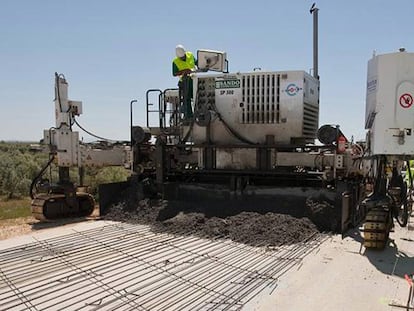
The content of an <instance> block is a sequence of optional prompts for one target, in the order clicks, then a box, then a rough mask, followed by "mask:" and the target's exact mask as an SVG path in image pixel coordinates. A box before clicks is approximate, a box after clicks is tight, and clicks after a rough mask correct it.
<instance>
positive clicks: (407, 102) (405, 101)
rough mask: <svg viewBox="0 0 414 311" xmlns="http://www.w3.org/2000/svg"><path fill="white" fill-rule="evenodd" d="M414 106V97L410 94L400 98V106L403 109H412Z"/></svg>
mask: <svg viewBox="0 0 414 311" xmlns="http://www.w3.org/2000/svg"><path fill="white" fill-rule="evenodd" d="M412 104H413V97H412V96H411V94H409V93H405V94H402V95H401V96H400V106H401V107H403V108H410V107H411V106H412Z"/></svg>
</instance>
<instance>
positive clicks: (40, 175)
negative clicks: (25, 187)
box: [30, 155, 55, 199]
mask: <svg viewBox="0 0 414 311" xmlns="http://www.w3.org/2000/svg"><path fill="white" fill-rule="evenodd" d="M54 159H55V156H54V155H52V157H51V158H50V159H49V161H48V162H47V163H46V165H45V166H44V167H43V168H42V169H41V171H40V172H39V174H37V175H36V177H35V178H33V180H32V183H31V184H30V198H31V199H34V194H33V189H34V187H35V185H36V183H37V181H38V180H39V179H40V177H42V175H43V174H44V172H45V171H46V169H47V168H48V167H49V166H50V164H52V162H53V160H54Z"/></svg>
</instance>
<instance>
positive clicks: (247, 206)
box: [33, 7, 414, 247]
mask: <svg viewBox="0 0 414 311" xmlns="http://www.w3.org/2000/svg"><path fill="white" fill-rule="evenodd" d="M311 13H312V14H313V18H314V57H313V58H314V66H313V67H314V68H313V74H312V75H310V74H308V73H307V72H305V71H300V70H295V71H267V72H264V71H261V70H256V71H252V72H246V73H240V72H237V73H229V72H228V70H227V69H228V62H227V60H226V53H224V52H221V51H212V50H199V51H198V52H197V58H198V66H199V68H198V69H199V70H198V71H197V72H194V73H193V74H191V79H192V80H193V90H192V100H191V102H192V110H193V116H192V117H191V118H190V119H185V118H184V114H183V113H182V111H184V110H183V107H182V106H183V103H185V102H187V100H188V99H187V98H184V97H185V95H186V94H181V92H180V91H179V90H178V89H166V90H160V89H151V90H149V91H147V94H146V114H147V123H146V125H145V126H138V125H134V124H133V122H132V116H133V107H135V106H134V102H135V101H132V102H131V142H130V149H129V148H126V147H125V146H124V147H122V148H118V149H117V150H112V151H108V150H107V151H106V152H107V154H106V155H105V156H103V154H101V153H100V158H95V157H94V154H92V152H89V153H88V154H87V153H85V152H83V154H85V156H84V157H81V156H79V157H77V158H76V161H69V162H67V161H66V162H65V161H63V160H59V167H61V168H60V170H61V171H62V172H61V174H60V176H61V179H62V180H61V181H62V182H61V184H65V185H66V187H63V188H62V187H61V188H60V190H59V191H58V192H59V195H60V197H61V202H65V203H62V204H61V205H62V206H67V204H68V203H67V202H71V200H72V202H78V203H77V204H78V206H81V207H82V206H84V203H82V202H83V201H84V200H85V199H84V197H85V195H78V194H77V193H76V191H75V190H74V189H75V188H74V186H73V184H70V183H69V182H67V181H68V178H67V174H66V171H67V169H66V168H67V167H69V166H72V165H75V166H82V165H83V164H85V163H87V159H89V160H88V161H89V162H88V163H89V164H91V163H93V162H94V161H95V160H94V159H98V160H99V159H100V160H99V161H100V163H101V164H102V165H124V164H125V163H127V162H128V163H129V164H130V165H131V168H132V177H131V182H125V183H121V184H119V183H118V184H108V185H102V186H101V189H100V193H101V195H100V199H101V202H100V203H101V210H102V211H104V210H105V208H106V206H107V205H109V204H110V203H111V202H114V201H116V200H117V199H119V193H121V192H122V190H123V189H124V188H125V187H132V185H136V183H134V182H133V181H132V180H134V181H138V183H139V185H140V186H139V188H140V189H144V192H145V193H144V194H145V195H149V194H150V193H153V192H157V193H159V194H161V195H162V196H163V198H165V199H167V200H168V201H169V202H170V203H171V204H175V203H177V204H179V206H181V207H182V208H185V207H186V206H187V205H196V206H202V205H204V206H205V207H206V208H207V209H210V210H214V209H216V210H220V211H226V213H229V214H231V213H236V212H237V211H240V210H248V211H257V212H261V213H265V212H267V211H274V212H281V213H289V214H292V215H294V216H297V217H303V216H307V217H309V218H311V219H312V220H313V221H314V222H315V223H316V224H317V225H318V226H319V227H320V228H321V229H324V230H333V231H337V232H344V231H346V230H347V229H348V228H349V227H351V226H356V225H358V224H360V223H361V221H363V222H364V228H363V231H364V238H365V245H366V246H367V247H383V246H384V245H385V242H386V240H387V238H388V234H389V231H390V230H391V228H392V225H393V220H392V219H393V218H396V219H397V220H398V222H399V223H400V224H401V225H402V226H404V225H406V224H407V219H408V214H409V213H410V210H411V205H412V199H411V190H412V177H411V174H408V177H407V178H404V176H403V173H402V172H403V171H404V170H405V169H406V171H407V172H411V170H410V166H409V161H408V160H409V159H411V158H413V155H414V139H413V128H414V107H412V103H413V98H412V96H414V53H408V52H405V51H403V50H401V51H399V52H397V53H391V54H386V55H376V56H374V57H373V58H372V59H371V60H370V61H369V64H368V83H367V102H366V103H367V104H366V124H365V127H366V129H367V130H368V134H367V140H366V141H364V142H359V143H357V142H354V141H352V140H349V139H347V138H346V137H345V135H344V133H342V131H341V129H340V127H339V126H338V125H324V126H322V127H319V106H320V103H319V76H318V56H317V54H318V53H317V37H318V36H317V19H318V9H317V8H316V7H313V8H312V9H311ZM207 71H210V72H211V71H216V72H215V73H209V72H207ZM59 79H60V78H59V76H57V80H56V81H57V84H58V86H57V88H56V89H57V90H59V83H60V82H59V81H60V80H59ZM59 98H60V103H59V100H57V101H56V107H57V108H56V109H57V111H58V112H59V111H60V112H63V113H64V114H65V117H66V118H69V119H70V118H72V117H73V118H74V116H75V115H76V113H78V112H79V111H78V110H77V109H75V108H76V107H77V104H76V102H70V101H69V102H66V101H65V103H67V104H68V107H66V108H65V107H60V106H61V103H62V94H58V95H57V99H59ZM62 109H63V110H62ZM60 114H61V113H57V118H58V115H60ZM154 120H155V123H156V124H154V122H153V121H154ZM61 124H66V125H65V126H66V127H65V132H64V134H62V135H61V134H59V131H62V127H61ZM68 124H69V125H70V124H71V121H64V122H63V121H62V122H59V124H57V128H55V129H51V130H48V131H45V141H46V142H49V146H51V148H50V150H51V152H52V153H53V154H54V155H56V157H57V158H58V159H63V158H65V156H67V155H68V153H69V152H72V151H71V150H74V148H77V147H76V146H78V145H77V144H78V142H77V136H76V135H77V133H76V132H72V131H71V128H70V126H69V125H68ZM58 126H60V127H58ZM56 133H57V134H56ZM74 133H76V134H74ZM68 135H69V136H70V135H74V136H73V137H72V138H71V139H70V140H65V139H66V138H67V137H68ZM316 138H318V140H319V142H320V143H317V144H316V143H315V141H316ZM63 141H66V142H67V145H66V147H65V148H61V147H59V144H62V142H63ZM128 147H129V146H128ZM78 152H79V151H78ZM79 154H80V153H79ZM115 154H116V155H117V156H115ZM109 156H111V157H112V158H111V159H112V160H111V161H104V160H103V159H104V158H105V159H106V157H109ZM98 160H96V161H98ZM407 168H408V169H407ZM64 181H66V182H64ZM68 185H69V186H68ZM68 189H69V190H68ZM147 190H148V191H147ZM51 193H53V191H52V187H49V189H46V191H44V193H43V194H38V195H37V196H36V195H34V201H33V202H38V201H37V200H38V199H39V197H40V198H41V200H42V202H41V204H40V205H42V206H43V207H42V208H40V209H39V207H38V205H39V204H37V203H34V205H33V211H34V212H35V213H39V214H41V215H42V217H45V218H49V217H48V215H47V213H45V206H46V207H47V208H46V210H49V209H53V208H54V207H53V206H52V205H50V206H49V205H48V204H45V203H44V202H49V201H48V200H49V197H48V196H50V195H51ZM117 194H118V195H117ZM88 200H90V199H88ZM53 202H55V201H53ZM65 204H66V205H65ZM75 205H76V204H75ZM61 208H62V209H63V210H64V208H63V207H61Z"/></svg>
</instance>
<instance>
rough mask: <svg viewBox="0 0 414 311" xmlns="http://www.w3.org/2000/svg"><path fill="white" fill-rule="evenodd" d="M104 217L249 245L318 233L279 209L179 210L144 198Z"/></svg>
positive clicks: (290, 240)
mask: <svg viewBox="0 0 414 311" xmlns="http://www.w3.org/2000/svg"><path fill="white" fill-rule="evenodd" d="M103 217H104V219H108V220H115V221H123V222H129V223H139V224H145V225H150V226H151V227H152V230H153V231H155V232H167V233H174V234H181V235H189V234H192V235H196V236H200V237H203V238H210V239H214V238H227V239H231V240H233V241H236V242H240V243H244V244H248V245H252V246H279V245H283V244H292V243H297V242H300V241H304V240H305V239H307V238H309V237H310V236H312V235H314V234H316V233H318V232H319V231H318V229H317V227H316V225H315V224H314V223H313V222H312V221H311V220H309V219H308V218H305V217H303V218H295V217H293V216H291V215H287V214H280V213H272V212H266V213H258V212H251V211H241V212H240V213H237V214H230V215H229V214H226V213H222V214H217V215H215V216H211V215H209V213H208V211H207V210H206V209H205V208H202V207H200V206H197V207H196V208H194V209H188V208H186V209H184V210H180V209H178V208H176V207H172V206H171V205H170V204H169V203H168V202H167V201H162V200H149V199H144V200H141V201H139V202H138V203H137V204H136V205H135V206H132V207H131V206H130V204H126V203H118V204H116V205H113V206H112V207H111V208H110V210H109V212H108V213H107V214H106V215H105V216H103Z"/></svg>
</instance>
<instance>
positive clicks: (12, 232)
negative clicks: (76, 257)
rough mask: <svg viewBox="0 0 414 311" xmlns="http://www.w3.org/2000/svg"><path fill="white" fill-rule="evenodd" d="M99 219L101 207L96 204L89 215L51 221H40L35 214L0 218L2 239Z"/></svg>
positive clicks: (0, 236) (0, 238)
mask: <svg viewBox="0 0 414 311" xmlns="http://www.w3.org/2000/svg"><path fill="white" fill-rule="evenodd" d="M96 219H99V207H98V206H96V207H95V209H94V211H93V213H92V214H91V215H90V216H88V217H74V218H65V219H55V220H51V221H43V222H42V221H39V220H37V219H35V218H34V217H33V216H29V217H18V218H12V219H1V220H0V240H6V239H9V238H13V237H17V236H21V235H24V234H29V233H33V232H38V231H39V230H45V229H48V228H53V227H59V226H63V225H69V224H75V223H78V222H83V221H93V220H96Z"/></svg>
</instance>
